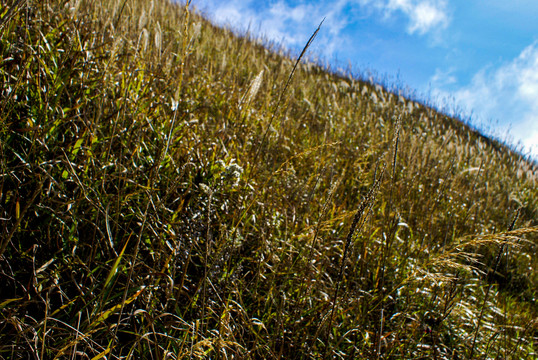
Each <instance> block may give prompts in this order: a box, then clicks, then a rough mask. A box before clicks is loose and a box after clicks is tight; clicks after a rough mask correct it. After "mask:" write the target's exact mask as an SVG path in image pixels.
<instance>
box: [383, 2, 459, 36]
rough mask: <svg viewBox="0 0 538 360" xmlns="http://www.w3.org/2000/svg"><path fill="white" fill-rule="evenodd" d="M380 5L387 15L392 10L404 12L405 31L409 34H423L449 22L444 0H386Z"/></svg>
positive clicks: (440, 27) (444, 26) (442, 26)
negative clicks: (406, 23)
mask: <svg viewBox="0 0 538 360" xmlns="http://www.w3.org/2000/svg"><path fill="white" fill-rule="evenodd" d="M378 4H379V3H378ZM377 6H379V5H377ZM382 7H383V8H384V9H385V11H386V12H387V15H389V16H390V14H391V13H392V12H394V11H400V12H402V13H404V14H405V15H406V16H407V17H408V18H409V24H408V26H407V32H408V33H410V34H414V33H419V34H420V35H424V34H426V33H428V32H430V31H432V30H436V29H443V28H446V27H447V25H448V23H449V16H448V13H447V4H446V1H445V0H388V2H387V3H386V4H384V5H382Z"/></svg>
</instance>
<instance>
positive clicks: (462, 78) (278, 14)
mask: <svg viewBox="0 0 538 360" xmlns="http://www.w3.org/2000/svg"><path fill="white" fill-rule="evenodd" d="M192 4H193V5H194V6H195V7H196V8H197V9H198V10H199V11H201V12H202V13H203V14H205V15H206V16H207V17H208V18H209V19H211V20H212V21H213V22H215V23H217V24H220V25H224V26H228V27H231V28H233V29H236V30H238V31H245V30H246V29H249V31H250V32H251V33H252V34H253V35H254V36H259V37H262V36H263V37H264V38H265V39H267V40H271V41H275V42H277V43H279V44H282V45H283V46H285V47H286V48H289V49H292V50H295V51H296V52H298V51H299V50H300V49H302V47H303V46H304V44H305V43H306V42H307V41H308V38H309V37H310V36H311V34H312V33H313V32H314V30H315V29H316V28H317V26H318V24H319V23H320V21H321V20H322V19H323V18H325V22H324V23H323V26H322V28H321V31H320V33H319V34H318V36H317V38H316V40H315V42H314V43H313V45H312V46H311V48H310V52H309V53H310V55H311V56H316V55H317V56H319V57H320V58H323V59H324V60H325V61H326V62H329V63H330V64H331V67H333V68H334V69H336V68H339V67H340V68H344V69H348V68H349V67H350V66H351V69H352V71H354V72H355V73H363V74H368V73H369V72H371V73H373V74H375V75H374V77H375V78H377V79H382V80H384V82H385V83H387V84H388V85H397V86H399V87H400V88H403V89H406V88H408V89H409V90H408V92H414V93H415V95H416V97H417V98H418V99H422V100H426V101H429V102H433V103H434V104H435V105H436V106H437V107H440V108H443V107H445V108H446V109H448V110H450V111H456V112H457V113H459V114H463V117H464V118H466V119H470V122H471V123H472V124H473V125H474V126H476V127H478V128H480V129H482V131H484V132H485V133H488V134H493V135H495V136H497V137H500V138H501V139H505V140H508V141H511V142H512V143H518V142H521V144H522V145H524V146H525V152H526V153H529V152H532V155H533V157H535V158H537V159H538V1H536V0H511V1H506V0H333V1H329V0H311V1H298V0H267V1H258V0H193V1H192Z"/></svg>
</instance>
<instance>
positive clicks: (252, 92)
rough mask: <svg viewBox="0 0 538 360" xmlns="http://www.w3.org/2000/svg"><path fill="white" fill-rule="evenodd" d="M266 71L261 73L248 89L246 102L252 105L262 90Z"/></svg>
mask: <svg viewBox="0 0 538 360" xmlns="http://www.w3.org/2000/svg"><path fill="white" fill-rule="evenodd" d="M264 71H265V70H262V71H260V73H259V74H258V75H257V76H256V77H255V78H254V80H252V83H251V84H250V87H249V89H248V93H247V99H246V102H247V103H250V102H251V101H252V100H254V98H255V97H256V94H258V91H259V90H260V87H261V86H262V81H263V73H264Z"/></svg>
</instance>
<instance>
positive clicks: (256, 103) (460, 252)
mask: <svg viewBox="0 0 538 360" xmlns="http://www.w3.org/2000/svg"><path fill="white" fill-rule="evenodd" d="M1 4H2V5H1V6H2V7H1V11H0V51H1V54H2V65H1V66H0V78H1V81H2V86H1V87H0V91H1V93H0V95H1V97H0V109H1V111H0V116H1V118H0V144H1V145H0V169H1V177H0V212H1V213H0V222H1V230H0V231H1V236H0V255H1V257H0V279H1V281H0V313H1V317H0V356H1V357H4V358H26V357H28V356H30V357H33V358H55V357H58V358H60V357H62V358H64V357H65V358H78V357H88V358H90V359H91V358H104V357H105V356H106V357H107V358H111V359H119V358H136V359H137V358H204V357H207V358H335V357H336V358H372V359H377V358H386V359H388V358H391V359H392V358H394V359H400V358H437V359H456V358H471V357H472V358H475V357H478V358H507V359H508V358H511V359H521V358H523V359H524V358H529V359H532V358H535V357H536V347H537V346H538V342H537V341H538V339H537V334H538V322H537V321H536V319H537V318H538V308H537V306H536V296H537V291H538V272H537V271H536V269H537V266H538V260H537V258H536V256H535V254H536V250H537V249H536V241H537V233H538V227H537V226H538V222H537V219H538V196H537V195H538V186H537V176H538V174H537V168H536V165H535V164H533V163H530V162H528V161H526V159H525V158H524V157H523V156H521V155H519V154H518V153H517V152H514V151H512V150H511V149H509V148H508V147H505V146H504V145H502V143H500V142H498V141H494V140H490V139H488V138H485V137H483V136H481V135H480V134H479V133H477V132H476V131H473V130H471V129H469V128H468V127H466V126H465V125H463V124H462V123H461V122H460V121H459V120H458V119H454V118H450V117H448V116H446V115H443V114H442V113H439V112H437V111H435V110H433V109H431V108H428V107H426V106H424V105H421V104H419V103H417V102H416V101H413V100H410V99H406V98H404V97H402V96H399V95H396V94H393V93H390V92H388V91H386V90H385V89H384V88H383V87H382V86H380V85H376V84H372V83H369V82H366V81H362V80H358V79H351V78H347V77H344V76H339V75H335V74H334V73H331V72H330V71H328V69H325V68H323V67H321V66H318V65H316V64H312V63H302V62H298V60H299V59H296V58H291V57H286V56H282V54H279V53H278V52H277V51H275V50H274V49H273V50H269V49H268V48H266V47H264V46H262V45H260V44H259V43H257V42H255V41H253V40H252V39H250V38H249V37H248V36H244V37H237V36H234V35H233V34H232V33H231V32H229V31H227V30H224V29H221V28H218V27H215V26H213V25H211V24H210V23H208V22H207V21H205V20H204V19H203V18H201V17H200V16H199V15H198V14H197V13H196V12H195V11H194V9H192V8H188V7H187V8H186V7H182V6H180V5H177V4H172V3H169V2H166V1H161V0H155V1H142V0H104V1H89V0H80V1H74V0H73V1H64V2H59V1H53V0H46V1H28V2H27V1H25V0H24V1H23V0H21V1H16V0H2V1H1ZM313 30H315V29H313ZM306 48H307V46H306V47H305V49H306ZM295 65H297V66H296V68H295ZM294 69H295V71H294Z"/></svg>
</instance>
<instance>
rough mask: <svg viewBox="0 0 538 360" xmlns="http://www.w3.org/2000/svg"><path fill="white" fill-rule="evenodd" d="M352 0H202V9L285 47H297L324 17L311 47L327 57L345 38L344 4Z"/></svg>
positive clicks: (213, 17) (304, 41)
mask: <svg viewBox="0 0 538 360" xmlns="http://www.w3.org/2000/svg"><path fill="white" fill-rule="evenodd" d="M350 1H353V0H339V1H328V0H322V1H318V2H315V3H314V2H311V3H304V2H300V3H298V4H292V2H290V1H285V0H278V1H276V2H272V3H269V4H264V6H260V5H259V3H258V4H257V3H256V1H254V0H236V1H223V2H220V1H219V2H217V1H209V0H208V1H206V2H205V6H206V8H205V9H204V8H202V11H205V12H206V13H208V14H210V18H211V19H212V20H213V21H215V22H216V23H218V24H221V25H227V26H231V27H232V28H233V29H236V30H239V31H243V30H246V29H247V28H248V27H251V30H252V29H254V30H255V31H254V32H255V33H256V34H258V35H260V36H262V37H263V38H265V39H267V40H270V41H276V42H278V43H280V42H281V43H282V44H283V45H284V46H286V47H291V48H294V49H301V48H302V46H303V45H305V44H306V42H307V41H308V39H309V38H310V36H311V35H312V33H313V32H314V31H315V30H316V28H317V26H318V25H319V23H320V22H321V20H323V19H325V22H324V23H323V26H322V31H321V32H320V33H319V34H318V37H317V39H316V41H315V42H314V45H313V48H318V49H321V50H322V51H319V52H318V53H321V54H322V55H323V56H326V57H330V56H332V55H333V54H334V53H335V52H336V51H337V50H339V49H340V48H341V47H342V44H343V43H344V42H345V39H344V37H345V36H344V35H342V34H341V31H342V29H343V28H344V27H345V26H346V25H347V21H346V18H347V16H346V15H345V14H344V12H343V8H344V6H346V5H348V4H349V3H350Z"/></svg>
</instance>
